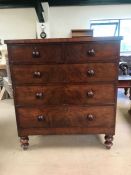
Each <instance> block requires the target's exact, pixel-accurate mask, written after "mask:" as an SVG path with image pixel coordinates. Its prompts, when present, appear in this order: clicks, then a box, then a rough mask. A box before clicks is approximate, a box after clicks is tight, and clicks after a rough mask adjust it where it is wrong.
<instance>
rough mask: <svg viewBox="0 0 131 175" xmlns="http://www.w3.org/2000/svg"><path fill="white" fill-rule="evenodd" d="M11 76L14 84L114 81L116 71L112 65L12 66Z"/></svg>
mask: <svg viewBox="0 0 131 175" xmlns="http://www.w3.org/2000/svg"><path fill="white" fill-rule="evenodd" d="M107 67H108V70H107ZM12 76H13V80H14V83H15V84H23V83H26V84H32V83H33V84H38V83H61V82H63V83H70V82H78V83H79V82H93V81H115V80H116V79H117V70H116V65H115V64H114V63H88V64H61V65H13V66H12Z"/></svg>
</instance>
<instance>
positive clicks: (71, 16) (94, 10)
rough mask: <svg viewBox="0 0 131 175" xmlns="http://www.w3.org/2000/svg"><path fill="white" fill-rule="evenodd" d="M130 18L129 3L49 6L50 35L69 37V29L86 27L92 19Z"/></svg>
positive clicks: (130, 7)
mask: <svg viewBox="0 0 131 175" xmlns="http://www.w3.org/2000/svg"><path fill="white" fill-rule="evenodd" d="M105 18H107V19H117V18H121V19H123V18H131V5H129V4H128V5H108V6H107V5H102V6H67V7H50V31H51V37H69V36H70V31H71V29H86V28H89V26H90V20H92V19H105Z"/></svg>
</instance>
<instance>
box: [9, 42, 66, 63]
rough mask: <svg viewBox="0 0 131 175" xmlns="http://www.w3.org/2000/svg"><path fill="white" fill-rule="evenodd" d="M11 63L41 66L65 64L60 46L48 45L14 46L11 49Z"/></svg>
mask: <svg viewBox="0 0 131 175" xmlns="http://www.w3.org/2000/svg"><path fill="white" fill-rule="evenodd" d="M9 54H10V61H13V62H16V63H28V62H31V63H32V64H33V63H35V64H37V63H38V64H40V63H41V62H43V63H52V62H53V63H54V62H58V63H61V62H63V58H62V49H61V45H60V44H56V45H54V44H50V45H49V44H46V45H34V46H33V45H14V46H10V47H9Z"/></svg>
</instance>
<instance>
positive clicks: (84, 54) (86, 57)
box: [65, 42, 119, 63]
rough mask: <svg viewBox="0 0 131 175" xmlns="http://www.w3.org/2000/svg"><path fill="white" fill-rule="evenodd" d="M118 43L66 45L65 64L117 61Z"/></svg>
mask: <svg viewBox="0 0 131 175" xmlns="http://www.w3.org/2000/svg"><path fill="white" fill-rule="evenodd" d="M118 47H119V46H118V43H117V42H116V43H115V42H113V43H112V42H90V43H88V44H67V45H66V46H65V60H66V63H68V62H69V63H85V62H87V61H98V60H103V61H109V60H117V59H118V58H119V57H118V55H119V53H118V50H119V48H118Z"/></svg>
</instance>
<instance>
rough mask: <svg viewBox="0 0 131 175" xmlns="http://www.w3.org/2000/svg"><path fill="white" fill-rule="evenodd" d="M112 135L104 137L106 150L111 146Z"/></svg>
mask: <svg viewBox="0 0 131 175" xmlns="http://www.w3.org/2000/svg"><path fill="white" fill-rule="evenodd" d="M112 141H113V135H105V146H106V148H107V149H110V148H111V147H112V145H113V143H112Z"/></svg>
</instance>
